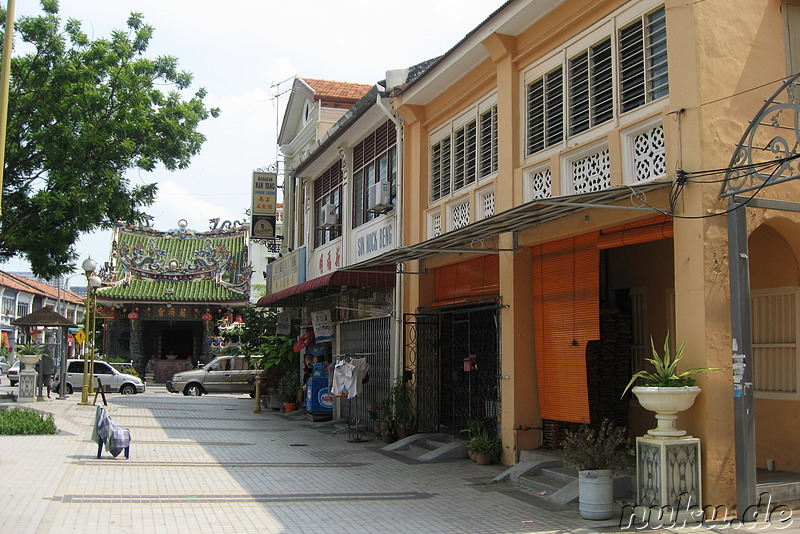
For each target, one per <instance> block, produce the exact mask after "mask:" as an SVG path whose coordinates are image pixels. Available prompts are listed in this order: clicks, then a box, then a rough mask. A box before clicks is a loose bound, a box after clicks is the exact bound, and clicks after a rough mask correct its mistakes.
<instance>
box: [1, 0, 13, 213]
mask: <svg viewBox="0 0 800 534" xmlns="http://www.w3.org/2000/svg"><path fill="white" fill-rule="evenodd" d="M13 44H14V0H8V9H6V33H5V35H4V36H3V61H2V64H0V215H2V214H3V171H4V169H5V167H6V127H7V125H8V88H9V86H10V85H11V83H10V80H11V49H12V45H13Z"/></svg>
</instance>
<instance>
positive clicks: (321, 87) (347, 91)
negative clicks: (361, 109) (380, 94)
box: [302, 78, 372, 102]
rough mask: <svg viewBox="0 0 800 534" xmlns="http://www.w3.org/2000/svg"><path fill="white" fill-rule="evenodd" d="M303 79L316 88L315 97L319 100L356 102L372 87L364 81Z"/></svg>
mask: <svg viewBox="0 0 800 534" xmlns="http://www.w3.org/2000/svg"><path fill="white" fill-rule="evenodd" d="M302 80H303V81H304V82H306V83H307V84H308V85H309V86H310V87H311V88H312V89H313V90H314V92H315V95H314V97H315V98H316V99H317V100H321V99H322V100H324V99H325V98H333V99H345V100H352V101H353V102H356V101H358V100H359V99H361V97H363V96H364V95H365V94H367V92H368V91H369V90H370V89H371V88H372V86H371V85H366V84H363V83H348V82H334V81H330V80H317V79H315V78H302Z"/></svg>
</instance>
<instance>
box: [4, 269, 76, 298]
mask: <svg viewBox="0 0 800 534" xmlns="http://www.w3.org/2000/svg"><path fill="white" fill-rule="evenodd" d="M0 286H3V287H8V288H10V289H15V290H17V291H24V292H26V293H33V294H34V295H39V296H43V297H48V298H51V299H58V298H59V293H60V294H61V295H60V296H61V300H62V301H64V302H71V303H73V304H83V300H84V299H83V297H81V296H80V295H78V294H77V293H73V292H72V291H70V290H68V289H62V290H61V291H59V289H58V288H57V287H54V286H51V285H49V284H44V283H42V282H37V281H36V280H31V279H29V278H25V277H24V276H17V275H14V274H11V273H6V272H3V271H0Z"/></svg>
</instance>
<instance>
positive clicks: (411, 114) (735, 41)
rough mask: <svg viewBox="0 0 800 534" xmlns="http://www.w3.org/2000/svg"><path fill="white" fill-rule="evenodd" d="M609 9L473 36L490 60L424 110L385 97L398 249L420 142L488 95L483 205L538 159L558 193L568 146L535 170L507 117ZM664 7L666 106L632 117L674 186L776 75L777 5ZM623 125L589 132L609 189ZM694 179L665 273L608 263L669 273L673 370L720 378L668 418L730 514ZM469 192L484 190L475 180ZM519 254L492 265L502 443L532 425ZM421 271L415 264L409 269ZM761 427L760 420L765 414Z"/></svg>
mask: <svg viewBox="0 0 800 534" xmlns="http://www.w3.org/2000/svg"><path fill="white" fill-rule="evenodd" d="M623 5H626V6H634V5H636V2H623V1H621V0H614V1H611V0H606V1H603V0H592V1H589V2H583V1H577V0H576V1H568V2H566V3H565V4H563V5H561V6H559V7H557V8H556V9H554V10H553V11H552V12H551V13H549V14H548V15H547V16H546V17H545V19H544V20H543V21H542V23H540V24H534V25H533V26H531V27H530V28H529V29H527V30H525V31H524V32H523V33H522V34H520V35H519V36H516V37H515V38H513V39H510V38H508V37H507V36H496V37H493V38H489V39H487V40H485V41H484V45H485V46H486V49H487V50H488V51H489V52H490V54H491V58H490V59H488V60H486V61H483V62H481V63H480V64H479V65H476V66H475V67H474V68H473V69H472V70H471V71H470V72H468V73H466V74H465V75H464V77H463V78H461V79H460V80H459V82H458V83H456V84H454V85H453V86H452V87H450V88H449V89H447V90H445V91H443V92H442V93H441V94H440V95H439V96H437V97H436V98H434V99H433V100H432V101H431V102H430V103H429V104H427V105H424V106H421V105H415V104H414V105H412V104H409V103H404V102H403V97H402V96H400V97H398V98H397V99H396V102H395V104H396V106H397V109H398V111H399V113H401V114H402V116H403V118H404V120H405V126H404V127H405V140H406V145H405V146H406V149H405V157H406V160H405V162H406V163H405V175H404V181H405V187H404V202H405V204H404V212H403V215H404V217H403V224H404V235H405V238H406V239H405V241H404V243H403V244H404V245H409V244H413V243H417V242H421V241H424V240H425V239H426V238H427V235H426V233H425V232H426V225H427V220H426V210H428V209H429V207H430V206H429V203H428V166H429V162H428V150H429V146H428V136H429V135H430V133H431V132H432V131H433V130H434V129H435V128H436V127H438V126H440V125H442V124H445V123H446V122H447V121H449V120H451V119H452V118H453V117H454V116H455V115H457V114H458V113H459V112H461V111H462V110H464V109H466V108H467V107H469V106H470V105H472V104H474V103H475V102H477V101H478V100H479V99H481V98H483V97H484V96H486V95H487V94H489V93H491V92H492V91H495V90H496V91H498V102H499V105H500V106H502V107H501V108H500V121H499V125H500V139H501V140H503V143H502V148H501V150H502V155H501V157H502V159H501V162H500V168H501V171H502V172H499V173H498V177H497V179H496V182H495V184H494V185H495V188H496V191H497V192H500V193H502V196H501V197H499V198H498V199H497V206H498V208H501V209H505V208H507V207H509V204H511V205H516V204H519V203H520V202H521V201H522V190H521V185H520V184H521V177H522V173H523V171H524V169H525V168H526V166H528V165H533V164H538V163H541V162H544V161H550V163H551V165H550V167H551V171H552V172H553V190H554V193H555V194H558V193H559V191H560V186H559V181H560V174H559V172H560V164H561V158H562V157H563V155H564V154H566V153H567V152H568V151H569V150H572V149H574V148H579V147H576V146H573V145H570V146H568V147H567V148H565V150H564V151H563V152H561V153H552V152H549V153H546V154H544V155H543V156H542V157H541V158H540V159H538V160H536V161H533V158H530V159H529V160H528V161H526V160H525V158H524V157H523V155H521V154H520V148H519V141H520V139H521V135H522V133H521V130H522V126H521V125H520V123H519V122H517V120H518V119H519V118H520V117H522V113H523V109H524V108H523V106H522V100H523V99H522V98H521V96H520V94H519V93H520V88H521V82H520V81H519V80H520V78H521V73H522V72H523V71H524V70H525V69H526V68H528V67H529V66H530V65H532V64H533V63H535V62H536V61H537V60H538V59H540V58H542V57H544V56H546V55H547V54H548V53H549V52H550V51H552V50H553V49H554V48H558V47H559V46H561V45H562V44H563V43H564V42H565V41H567V40H568V39H570V38H571V37H572V36H574V35H576V34H577V33H579V32H580V31H583V30H585V29H586V28H588V27H589V26H590V25H591V24H592V23H593V21H595V20H597V19H598V18H599V17H602V16H604V15H606V14H608V13H610V12H612V11H613V10H615V9H617V8H619V7H621V6H623ZM665 6H666V13H667V28H668V49H669V75H670V96H669V98H668V99H665V100H663V101H660V104H657V105H655V106H652V107H651V108H648V112H649V115H648V114H646V113H642V114H640V116H639V117H638V119H637V120H646V119H649V118H652V117H657V116H661V117H662V121H663V124H664V128H665V136H666V146H667V174H668V177H669V178H674V177H675V175H676V170H677V169H682V170H685V171H688V172H690V173H691V172H697V171H703V170H708V169H720V168H724V167H726V166H727V165H728V163H729V161H730V159H731V155H732V153H733V150H734V147H735V146H736V145H737V143H738V141H739V138H740V137H741V135H742V134H743V132H744V130H745V128H746V127H747V125H748V122H749V121H750V119H752V118H753V116H754V115H755V114H756V112H757V111H758V109H759V108H760V106H761V105H762V103H763V101H764V99H765V98H767V97H768V96H769V95H770V94H771V93H772V92H773V91H774V90H775V89H776V88H777V87H778V86H779V85H780V83H781V81H782V78H783V76H784V75H785V58H784V55H783V29H782V14H781V11H780V6H781V2H780V1H778V0H705V1H703V2H686V1H683V0H667V1H666V2H665ZM515 80H516V81H515ZM423 83H424V82H423ZM628 126H630V122H625V123H614V124H612V125H611V126H610V127H608V128H605V129H604V133H603V134H602V137H605V138H606V142H607V143H608V146H609V149H610V152H611V161H612V162H613V163H612V171H613V175H612V180H613V183H614V184H615V185H618V184H620V183H621V180H622V177H621V169H620V167H619V162H620V160H621V157H622V154H621V142H620V138H621V137H620V136H621V129H622V128H625V127H628ZM587 137H588V136H587ZM599 138H600V137H597V138H594V139H591V140H589V141H586V142H593V141H596V140H597V139H599ZM509 143H510V146H509ZM721 178H722V175H721V174H718V175H716V176H710V177H707V178H706V180H707V181H709V182H710V181H711V180H719V179H721ZM702 180H703V179H702V178H699V177H697V178H694V179H693V180H692V181H691V182H690V183H688V184H687V185H686V187H684V188H683V190H682V191H681V192H680V195H679V196H678V202H677V204H676V205H675V210H676V214H677V215H679V216H680V217H681V218H676V219H675V222H674V228H675V237H674V241H673V242H674V250H673V253H672V259H671V263H670V260H669V259H663V262H662V263H660V264H659V265H658V266H657V267H655V266H653V265H651V264H648V258H647V257H641V258H639V257H637V256H636V255H632V254H631V255H630V256H628V255H629V254H630V253H631V252H632V251H633V248H631V250H628V251H619V252H616V253H615V255H616V260H615V261H624V263H627V264H629V265H631V266H634V265H635V266H636V267H637V268H636V269H635V271H636V272H637V273H648V272H649V270H652V269H654V268H657V269H658V270H657V271H653V275H652V278H651V279H650V281H649V282H648V283H649V284H651V285H653V286H654V288H657V289H655V290H657V291H658V292H663V291H664V290H665V287H667V284H668V281H667V279H668V277H667V276H665V273H669V272H670V268H671V269H672V279H673V281H674V292H675V310H676V313H675V315H676V318H675V321H676V332H675V333H674V335H675V337H676V338H677V339H679V340H684V339H685V340H687V346H686V357H685V365H686V366H687V367H705V366H711V367H721V368H723V369H724V370H723V371H722V372H717V373H706V374H703V375H699V376H698V383H699V385H700V386H701V387H702V388H703V393H702V394H701V395H700V397H699V398H698V400H697V402H696V404H695V406H694V407H693V408H692V409H691V410H689V411H688V412H686V413H684V414H681V416H680V418H679V426H680V427H681V428H685V429H687V430H688V431H689V433H690V434H692V435H694V436H697V437H700V438H701V439H702V442H703V446H702V454H703V469H704V481H703V487H704V502H705V503H713V504H714V505H717V504H728V505H732V503H734V502H735V454H734V440H733V396H732V380H731V365H730V362H731V333H730V296H729V294H730V292H729V277H728V249H727V227H726V219H725V217H724V216H713V217H709V215H711V214H714V213H720V212H722V211H724V210H725V201H723V200H721V199H719V197H718V195H719V183H705V184H704V183H699V182H702ZM483 185H486V184H485V183H481V186H483ZM666 194H667V191H662V192H656V193H653V194H650V195H648V200H649V201H650V202H651V203H653V204H658V205H665V197H666ZM761 195H762V196H774V197H777V198H794V199H797V198H800V190H798V186H796V185H795V184H787V185H785V186H781V188H780V189H779V190H778V189H776V190H775V191H767V190H765V191H763V192H762V193H761ZM498 211H499V210H498ZM750 211H754V210H750ZM642 216H643V214H642V213H637V212H632V211H631V212H626V211H616V210H614V211H612V210H589V211H586V212H584V213H581V214H579V215H575V216H570V217H566V218H564V219H560V220H558V221H556V222H552V223H547V224H542V225H537V226H535V227H531V228H529V229H527V230H524V231H522V232H520V234H519V244H520V246H521V247H528V246H531V245H534V244H537V243H542V242H546V241H551V240H554V239H558V238H560V237H567V236H569V235H578V234H581V233H585V232H589V231H593V230H597V229H601V228H605V227H608V226H613V225H614V224H620V223H622V222H626V221H628V220H633V219H636V218H640V217H642ZM704 217H705V218H704ZM751 227H754V226H752V225H751ZM504 239H505V238H504ZM660 246H663V244H662V245H660ZM792 246H793V247H794V245H792ZM521 250H523V251H524V248H523V249H521ZM656 252H657V253H658V254H659V255H662V256H664V257H665V258H666V257H667V256H668V255H667V254H665V251H664V250H663V249H661V248H658V247H657V250H656ZM796 255H797V254H796ZM521 258H522V252H519V253H517V254H513V255H512V254H509V255H507V256H504V257H502V258H501V294H502V295H503V298H504V299H508V300H510V301H512V302H514V305H513V306H511V307H509V308H508V309H504V311H503V316H502V324H503V338H502V350H503V354H502V364H503V374H504V375H508V376H509V377H510V379H509V380H508V381H504V382H503V388H502V397H503V399H502V400H503V404H502V414H501V417H502V437H503V441H504V443H508V442H509V440H511V439H513V430H512V427H513V425H515V424H530V423H528V421H535V420H537V417H538V415H537V413H536V411H535V410H532V409H530V403H527V404H526V402H525V398H526V396H527V397H529V398H536V391H535V379H534V378H535V375H534V374H533V369H534V367H535V366H534V365H533V360H529V359H528V358H529V355H530V351H523V350H521V348H522V347H523V346H524V344H525V343H528V339H527V337H526V335H527V334H526V333H525V332H521V333H520V332H516V330H518V329H527V328H528V327H529V325H530V324H531V323H530V321H531V319H530V315H531V310H530V308H528V307H527V304H526V302H525V300H524V298H523V297H522V296H520V295H518V294H517V293H516V292H515V291H516V290H517V289H519V290H522V288H524V287H525V281H524V280H523V279H522V278H521V277H522V276H525V273H524V271H525V268H524V263H523V262H522V260H521ZM440 261H449V260H440ZM426 263H427V262H420V267H424V266H425V264H426ZM405 278H406V280H408V279H409V277H405ZM754 280H756V281H757V279H755V278H754ZM758 283H761V282H758ZM424 291H425V283H424V282H422V281H420V280H417V279H415V280H413V281H409V282H408V283H407V297H408V298H407V299H406V304H407V305H406V311H413V309H414V307H415V306H416V305H418V304H420V303H421V302H422V301H424V300H425V299H426V297H425V296H424V295H423V292H424ZM656 300H660V297H656ZM656 310H657V309H656ZM652 313H653V314H657V313H658V311H652ZM665 325H666V320H664V321H663V323H660V322H659V321H658V320H656V319H655V317H654V318H653V323H652V324H651V330H652V331H653V332H654V337H656V338H657V339H656V343H660V340H659V339H658V338H659V336H662V335H663V333H662V332H663V331H665V330H666V328H665ZM762 404H763V403H762ZM647 417H648V416H647V415H645V414H637V415H635V417H634V421H635V425H636V427H637V429H639V430H641V429H642V428H646V427H648V424H647V423H646V419H647ZM650 417H652V416H650ZM764 424H770V425H771V424H773V422H770V421H769V420H767V419H766V418H765V419H764ZM796 441H798V440H796ZM526 445H530V443H528V444H526ZM764 447H765V446H764ZM523 448H524V447H523ZM510 456H511V455H510V454H508V449H506V454H505V455H504V461H505V462H506V463H510V462H513V458H511V457H510Z"/></svg>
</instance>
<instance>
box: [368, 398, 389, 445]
mask: <svg viewBox="0 0 800 534" xmlns="http://www.w3.org/2000/svg"><path fill="white" fill-rule="evenodd" d="M386 405H387V403H386V401H385V400H383V401H381V402H379V403H377V404H370V405H368V406H367V414H368V415H369V420H370V421H372V424H373V425H374V429H375V437H377V438H380V437H381V431H382V426H383V424H384V423H385V422H386V419H387V415H386V411H387V409H386Z"/></svg>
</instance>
